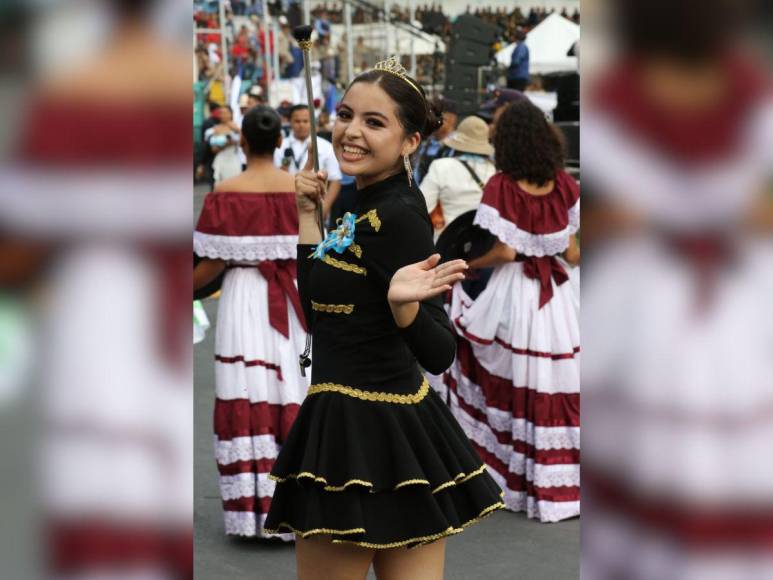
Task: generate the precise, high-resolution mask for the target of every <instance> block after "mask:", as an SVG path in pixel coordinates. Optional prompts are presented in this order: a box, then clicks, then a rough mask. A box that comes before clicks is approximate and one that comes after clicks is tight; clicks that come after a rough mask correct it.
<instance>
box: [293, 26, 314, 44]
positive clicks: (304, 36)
mask: <svg viewBox="0 0 773 580" xmlns="http://www.w3.org/2000/svg"><path fill="white" fill-rule="evenodd" d="M311 31H312V28H311V26H309V25H308V24H305V25H303V26H296V27H295V28H294V29H293V37H294V38H295V40H297V41H298V42H304V41H307V40H310V39H311Z"/></svg>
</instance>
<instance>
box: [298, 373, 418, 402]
mask: <svg viewBox="0 0 773 580" xmlns="http://www.w3.org/2000/svg"><path fill="white" fill-rule="evenodd" d="M428 392H429V382H427V379H426V377H424V380H423V381H422V383H421V387H419V390H418V391H416V392H415V393H414V394H413V395H395V394H393V393H379V392H373V391H362V390H360V389H355V388H353V387H347V386H345V385H338V384H335V383H319V384H316V385H311V386H310V387H309V390H308V392H307V395H306V396H309V395H316V394H317V393H340V394H342V395H347V396H349V397H355V398H357V399H362V400H363V401H375V402H378V403H398V404H400V405H415V404H416V403H419V402H420V401H421V400H422V399H423V398H424V397H426V396H427V393H428Z"/></svg>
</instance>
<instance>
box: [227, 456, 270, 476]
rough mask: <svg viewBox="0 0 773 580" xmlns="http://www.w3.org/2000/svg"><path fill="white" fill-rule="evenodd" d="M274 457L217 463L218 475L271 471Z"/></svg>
mask: <svg viewBox="0 0 773 580" xmlns="http://www.w3.org/2000/svg"><path fill="white" fill-rule="evenodd" d="M275 461H276V459H258V460H254V459H253V460H251V461H235V462H234V463H229V464H228V465H221V464H220V463H218V464H217V471H218V472H219V473H220V475H239V474H241V473H271V470H272V469H273V468H274V462H275Z"/></svg>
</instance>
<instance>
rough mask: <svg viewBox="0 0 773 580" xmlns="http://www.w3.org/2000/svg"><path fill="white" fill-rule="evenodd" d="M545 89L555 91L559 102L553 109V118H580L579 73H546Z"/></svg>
mask: <svg viewBox="0 0 773 580" xmlns="http://www.w3.org/2000/svg"><path fill="white" fill-rule="evenodd" d="M543 84H544V86H545V90H548V91H555V92H556V93H557V96H558V103H557V104H556V108H555V110H554V111H553V120H554V121H555V122H559V121H579V120H580V75H579V74H577V73H557V74H552V75H546V76H545V77H544V79H543Z"/></svg>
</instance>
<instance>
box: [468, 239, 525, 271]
mask: <svg viewBox="0 0 773 580" xmlns="http://www.w3.org/2000/svg"><path fill="white" fill-rule="evenodd" d="M515 257H516V252H515V250H514V249H512V248H511V247H509V246H506V245H505V244H503V243H502V242H497V243H496V244H495V245H494V247H493V248H491V249H490V250H489V251H488V252H486V253H485V254H483V255H482V256H480V257H478V258H475V259H473V260H470V261H469V262H468V265H469V266H470V268H492V267H494V266H499V265H500V264H507V263H508V262H512V261H513V260H515Z"/></svg>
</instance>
